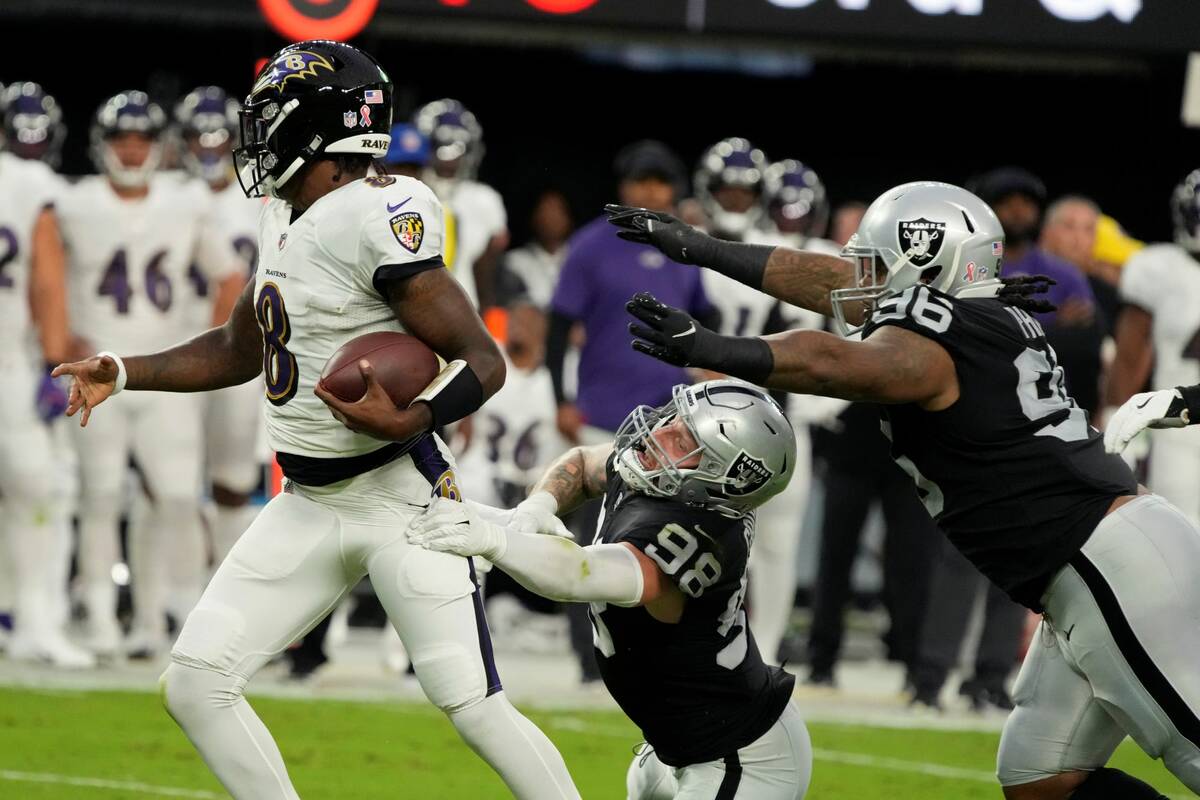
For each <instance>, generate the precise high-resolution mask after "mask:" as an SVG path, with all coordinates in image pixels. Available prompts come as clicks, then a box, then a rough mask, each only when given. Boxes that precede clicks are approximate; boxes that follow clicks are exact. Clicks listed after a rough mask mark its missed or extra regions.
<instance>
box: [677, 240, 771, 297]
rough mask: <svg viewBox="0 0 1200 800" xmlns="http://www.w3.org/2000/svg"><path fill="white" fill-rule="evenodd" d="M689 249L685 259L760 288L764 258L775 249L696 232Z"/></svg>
mask: <svg viewBox="0 0 1200 800" xmlns="http://www.w3.org/2000/svg"><path fill="white" fill-rule="evenodd" d="M689 249H690V250H691V252H690V253H689V254H688V255H689V256H690V259H689V260H691V261H692V262H693V263H695V264H697V265H698V266H701V267H707V268H708V269H711V270H713V271H714V272H719V273H721V274H722V275H726V276H728V277H730V278H733V279H734V280H735V281H738V282H739V283H744V284H745V285H747V286H749V287H750V288H751V289H758V290H760V291H761V290H762V285H763V275H764V274H765V273H766V271H767V261H768V260H769V259H770V258H771V253H773V252H775V248H774V246H772V245H763V244H744V243H742V242H727V241H723V240H721V239H717V238H715V237H712V236H709V235H708V234H700V235H699V236H698V237H697V240H696V242H695V243H689Z"/></svg>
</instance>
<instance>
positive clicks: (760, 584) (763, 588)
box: [750, 431, 812, 664]
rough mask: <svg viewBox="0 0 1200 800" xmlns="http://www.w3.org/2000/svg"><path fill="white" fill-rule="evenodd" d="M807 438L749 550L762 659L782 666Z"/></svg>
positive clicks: (799, 441)
mask: <svg viewBox="0 0 1200 800" xmlns="http://www.w3.org/2000/svg"><path fill="white" fill-rule="evenodd" d="M810 449H811V448H810V444H809V438H808V432H807V431H805V432H804V433H797V434H796V468H795V473H794V474H793V475H792V480H791V482H790V483H789V484H788V486H787V488H786V489H784V490H783V492H782V493H780V494H779V495H778V496H776V497H773V498H771V501H770V502H768V503H767V504H766V505H764V506H763V507H762V508H760V509H759V511H758V514H757V515H756V521H755V525H754V546H753V547H752V548H750V623H751V625H753V626H754V638H755V640H756V641H757V642H758V648H759V650H760V651H761V652H762V657H763V658H764V659H765V660H766V661H767V662H768V663H771V664H777V663H779V645H780V644H781V643H782V642H783V637H784V634H786V633H787V628H788V622H789V621H790V620H791V618H792V609H793V607H794V606H795V604H796V550H797V549H798V548H799V546H800V529H801V526H802V525H803V524H804V511H805V507H806V506H807V504H808V489H809V482H810V481H811V479H812V459H811V454H810Z"/></svg>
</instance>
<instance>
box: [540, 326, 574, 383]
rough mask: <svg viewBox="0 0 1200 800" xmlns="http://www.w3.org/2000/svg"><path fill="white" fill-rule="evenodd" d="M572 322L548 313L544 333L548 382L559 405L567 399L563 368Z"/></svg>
mask: <svg viewBox="0 0 1200 800" xmlns="http://www.w3.org/2000/svg"><path fill="white" fill-rule="evenodd" d="M574 322H575V321H574V320H572V319H571V318H570V317H568V316H566V315H565V314H561V313H559V312H557V311H551V312H550V327H549V330H548V331H547V332H546V368H547V369H548V370H550V382H551V383H552V384H553V385H554V399H555V401H557V402H559V403H562V402H565V401H566V399H567V393H566V390H565V389H564V385H565V384H564V382H563V368H564V363H565V361H566V358H567V340H568V339H570V338H571V326H572V325H573V324H574Z"/></svg>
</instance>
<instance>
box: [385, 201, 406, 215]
mask: <svg viewBox="0 0 1200 800" xmlns="http://www.w3.org/2000/svg"><path fill="white" fill-rule="evenodd" d="M409 200H412V198H411V197H406V198H404V199H403V200H401V201H400V202H399V203H397V204H396V205H392V204H391V203H388V213H389V214H391V213H392V212H393V211H399V210H400V209H401V208H403V207H404V204H405V203H407V202H408V201H409Z"/></svg>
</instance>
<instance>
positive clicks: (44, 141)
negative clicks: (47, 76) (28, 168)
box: [0, 81, 67, 169]
mask: <svg viewBox="0 0 1200 800" xmlns="http://www.w3.org/2000/svg"><path fill="white" fill-rule="evenodd" d="M0 109H3V115H2V116H3V126H2V129H3V141H4V147H5V149H6V150H8V151H9V152H11V153H12V154H13V155H15V156H19V157H20V158H28V159H32V160H35V161H44V162H45V163H46V164H48V165H49V166H50V167H52V168H54V169H58V167H59V164H61V163H62V145H63V140H64V139H66V138H67V126H66V125H65V124H64V123H63V114H62V108H61V107H59V105H58V103H57V101H55V99H54V98H53V97H52V96H50V95H49V94H47V93H46V90H45V89H43V88H42V87H41V86H40V85H38V84H36V83H33V82H32V81H21V82H18V83H14V84H11V85H9V86H8V87H7V88H5V89H4V90H3V92H0Z"/></svg>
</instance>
